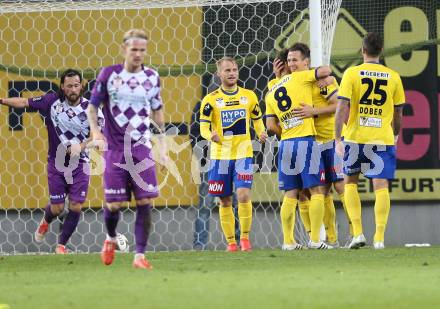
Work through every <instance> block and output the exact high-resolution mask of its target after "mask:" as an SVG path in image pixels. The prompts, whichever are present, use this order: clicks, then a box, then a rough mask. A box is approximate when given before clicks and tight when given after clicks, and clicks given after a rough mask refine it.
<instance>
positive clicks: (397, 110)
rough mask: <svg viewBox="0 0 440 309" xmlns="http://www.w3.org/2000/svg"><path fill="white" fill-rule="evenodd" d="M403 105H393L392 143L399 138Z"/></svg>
mask: <svg viewBox="0 0 440 309" xmlns="http://www.w3.org/2000/svg"><path fill="white" fill-rule="evenodd" d="M403 105H404V104H402V105H397V106H394V114H393V132H394V143H397V140H398V139H399V133H400V128H401V126H402V113H403Z"/></svg>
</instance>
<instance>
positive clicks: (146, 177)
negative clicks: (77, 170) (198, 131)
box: [88, 29, 168, 269]
mask: <svg viewBox="0 0 440 309" xmlns="http://www.w3.org/2000/svg"><path fill="white" fill-rule="evenodd" d="M147 40H148V37H147V35H146V34H145V32H144V31H142V30H138V29H132V30H130V31H128V32H127V33H125V35H124V38H123V43H122V50H123V56H124V62H123V63H122V64H116V65H112V66H109V67H105V68H103V69H102V70H101V72H100V74H99V76H98V78H97V80H96V83H95V86H94V88H93V91H92V97H91V100H90V101H91V104H90V105H89V114H88V116H89V121H90V124H91V131H92V137H93V142H94V144H95V145H97V146H98V147H99V148H100V149H101V150H105V148H107V150H106V151H105V153H104V158H105V161H106V165H105V172H104V193H105V200H106V207H105V208H104V221H105V226H106V228H107V237H106V240H105V241H104V245H103V249H102V252H101V260H102V262H103V263H104V264H105V265H110V264H111V263H112V262H113V259H114V257H115V245H116V226H117V224H118V221H119V216H120V214H119V208H120V207H121V205H122V203H123V202H126V201H130V200H131V194H132V193H133V194H134V197H135V200H136V206H137V207H136V221H135V228H134V232H135V241H136V254H135V258H134V261H133V267H135V268H143V269H152V266H151V264H150V263H149V261H148V260H147V259H146V258H145V250H146V247H147V240H148V236H149V233H150V228H151V206H150V204H151V199H152V198H155V197H157V196H158V193H159V192H158V187H157V180H156V171H155V163H154V161H153V159H152V152H151V148H152V144H151V141H150V137H151V131H150V123H151V120H152V121H153V122H154V124H155V125H156V126H157V127H158V128H159V130H160V132H161V134H160V135H159V143H160V147H159V149H160V160H161V162H166V161H167V160H168V157H167V149H166V145H165V140H164V139H163V136H162V135H163V132H164V113H163V109H162V107H163V103H162V98H161V96H160V88H161V85H160V78H159V74H158V73H157V72H156V71H155V70H153V69H151V68H148V67H146V66H144V65H143V60H144V57H145V55H146V51H147ZM101 103H102V104H103V112H104V116H105V119H106V126H105V128H104V134H102V133H101V131H100V130H99V127H98V122H97V108H98V106H99V105H100V104H101ZM150 119H151V120H150Z"/></svg>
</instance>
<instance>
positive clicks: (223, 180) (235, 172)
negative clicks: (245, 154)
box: [208, 158, 254, 197]
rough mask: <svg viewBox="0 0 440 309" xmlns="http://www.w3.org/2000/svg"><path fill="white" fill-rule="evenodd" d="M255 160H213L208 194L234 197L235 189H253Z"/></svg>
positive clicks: (210, 168)
mask: <svg viewBox="0 0 440 309" xmlns="http://www.w3.org/2000/svg"><path fill="white" fill-rule="evenodd" d="M253 168H254V166H253V160H252V158H243V159H237V160H211V162H210V167H209V176H208V179H209V180H208V193H209V194H211V195H214V196H220V197H223V196H230V195H232V190H233V186H235V188H249V189H250V188H252V181H253V174H254V170H253Z"/></svg>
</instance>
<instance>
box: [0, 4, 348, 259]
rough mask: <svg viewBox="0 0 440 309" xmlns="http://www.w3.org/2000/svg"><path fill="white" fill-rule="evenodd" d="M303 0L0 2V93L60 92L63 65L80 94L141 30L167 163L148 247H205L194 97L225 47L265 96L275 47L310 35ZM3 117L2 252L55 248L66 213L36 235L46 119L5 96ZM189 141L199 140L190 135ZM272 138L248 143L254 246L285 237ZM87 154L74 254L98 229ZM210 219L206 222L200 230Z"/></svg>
mask: <svg viewBox="0 0 440 309" xmlns="http://www.w3.org/2000/svg"><path fill="white" fill-rule="evenodd" d="M323 2H324V4H323V5H322V16H323V20H324V23H323V27H322V36H323V37H324V38H325V40H324V41H323V42H324V44H323V45H324V46H323V48H324V49H325V48H330V47H331V42H332V37H333V32H334V30H333V29H334V28H333V27H334V25H335V24H336V18H337V13H338V8H339V5H340V2H341V1H330V0H327V1H323ZM308 4H309V3H308V1H304V0H296V1H262V0H260V1H258V0H255V1H232V0H224V1H211V0H205V1H203V0H185V1H183V0H182V1H129V0H128V1H127V0H125V1H98V0H80V1H67V0H66V1H49V0H47V1H32V0H30V1H25V0H20V1H18V0H17V1H14V0H8V1H1V4H0V83H1V87H0V97H31V96H37V95H40V94H42V93H45V92H47V91H56V90H58V88H59V76H60V73H61V72H62V71H63V70H65V69H67V68H74V69H78V70H80V71H81V72H82V73H83V75H84V78H85V79H86V91H85V96H86V97H88V96H89V95H90V89H91V88H92V87H93V84H94V78H95V77H96V74H97V72H99V69H100V68H101V67H102V66H107V65H110V64H113V63H120V62H122V57H121V54H120V41H121V39H122V36H123V33H124V32H125V31H127V30H128V29H131V28H141V29H144V30H146V31H147V32H148V34H149V37H150V40H149V43H148V55H147V57H146V61H145V62H146V64H148V65H150V66H152V67H153V68H156V69H157V70H158V71H159V74H160V76H161V78H162V85H163V90H162V95H163V100H164V103H165V115H166V121H167V143H168V147H169V150H170V156H171V160H172V162H173V163H174V164H175V168H174V169H166V170H164V171H159V170H158V177H159V183H160V189H161V194H160V197H159V198H158V199H157V200H155V202H154V208H153V222H154V225H153V228H152V234H151V236H150V240H149V246H148V250H154V251H158V250H186V249H192V248H193V246H194V244H195V241H202V240H201V239H200V238H201V237H202V238H203V237H205V236H206V237H207V242H206V247H207V248H209V249H223V248H224V247H225V242H224V240H223V235H222V233H221V228H220V223H219V221H218V210H217V206H216V201H213V203H211V204H212V206H210V205H206V208H203V209H201V208H200V207H199V184H200V183H201V182H202V183H203V177H201V173H202V174H203V171H204V169H205V170H206V164H205V161H204V160H202V159H201V158H200V155H197V153H199V154H202V153H203V141H201V142H200V139H199V137H198V136H195V134H194V133H193V132H192V130H191V129H192V128H193V125H194V123H193V120H192V119H193V118H194V116H193V112H194V107H195V105H196V104H197V103H198V102H199V101H200V100H201V98H202V97H203V96H204V95H205V94H206V93H207V92H208V91H211V90H212V89H214V88H215V87H217V86H218V80H216V78H215V75H214V70H215V61H216V60H217V59H219V58H221V57H223V56H230V57H234V58H235V59H237V61H238V62H239V64H240V83H241V85H242V86H244V87H246V88H249V89H253V90H255V92H256V94H257V96H258V97H259V99H260V101H261V102H263V101H264V100H263V98H264V93H265V91H266V87H267V82H268V80H269V79H271V78H272V67H271V63H272V60H273V56H274V54H275V51H276V50H279V49H281V48H285V47H289V46H291V45H292V44H293V43H294V42H296V41H302V42H304V43H307V44H308V43H309V38H310V36H309V9H308ZM327 12H330V14H327ZM326 14H327V15H326ZM332 25H333V26H332ZM328 54H329V49H327V54H326V56H327V57H328ZM324 61H327V62H328V59H327V60H324ZM1 117H2V121H0V132H1V134H0V145H1V147H0V254H11V253H12V254H13V253H28V252H53V251H54V247H55V245H56V243H57V235H58V234H59V230H60V226H61V224H62V218H61V219H60V220H57V221H54V222H53V223H52V224H51V225H50V232H49V233H48V235H47V236H46V240H45V242H44V243H43V244H41V245H37V244H36V243H35V242H34V241H33V234H34V232H35V230H36V228H37V225H38V223H39V222H40V220H41V218H42V216H43V209H44V207H45V206H46V205H47V203H48V189H47V174H46V162H47V132H46V129H45V126H44V120H43V119H42V118H41V117H40V116H39V114H38V113H35V112H32V111H31V110H28V111H25V110H23V109H14V108H8V107H6V106H1ZM192 139H194V140H195V141H199V143H198V144H197V145H195V146H194V145H191V140H192ZM200 143H201V144H200ZM277 145H278V143H277V141H276V140H274V139H271V140H269V141H268V142H267V143H266V145H264V146H261V145H259V144H258V143H255V163H256V175H255V178H254V186H253V191H252V201H253V205H254V221H253V226H252V234H251V240H252V243H253V246H254V247H257V248H268V247H269V248H275V247H280V246H281V242H282V232H281V226H280V220H279V207H280V201H281V193H280V192H279V191H278V183H277V174H276V170H277V167H276V154H277V148H278V147H277ZM193 146H194V147H195V149H194V150H193V149H192V148H193ZM91 157H92V170H93V176H92V177H91V183H90V188H89V193H88V199H87V201H86V203H85V206H84V208H83V211H82V216H81V219H80V223H79V225H78V228H77V230H76V231H75V233H74V234H73V236H72V238H71V240H70V242H69V243H68V248H70V249H71V250H73V251H76V252H96V251H99V250H100V249H101V244H102V242H103V240H104V237H105V227H104V225H103V220H102V207H103V205H104V202H103V196H104V195H103V190H102V162H101V160H100V156H99V154H98V153H95V152H92V154H91ZM200 162H202V164H200ZM202 176H203V175H202ZM132 206H134V205H133V204H130V205H128V204H127V205H126V206H125V207H124V208H123V210H122V217H121V221H120V223H119V225H118V232H119V233H122V234H124V235H125V236H126V237H127V239H128V242H129V244H130V245H131V247H132V248H134V245H133V244H134V239H133V238H134V237H133V223H134V214H135V209H134V208H133V207H132ZM197 224H198V227H196V225H197ZM207 224H209V230H208V231H206V229H204V228H200V225H202V226H203V227H208V226H207ZM296 227H297V230H296V236H297V239H298V240H299V241H302V242H306V241H307V235H306V233H305V232H304V230H303V228H302V224H301V223H300V221H299V216H298V215H297V224H296ZM203 235H204V236H203Z"/></svg>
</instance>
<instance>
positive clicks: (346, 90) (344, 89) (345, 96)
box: [338, 70, 353, 101]
mask: <svg viewBox="0 0 440 309" xmlns="http://www.w3.org/2000/svg"><path fill="white" fill-rule="evenodd" d="M352 82H353V81H352V79H351V74H350V70H347V71H345V73H344V75H343V76H342V80H341V86H340V87H339V91H338V99H341V100H346V101H350V100H351V96H352V92H353V87H352Z"/></svg>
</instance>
